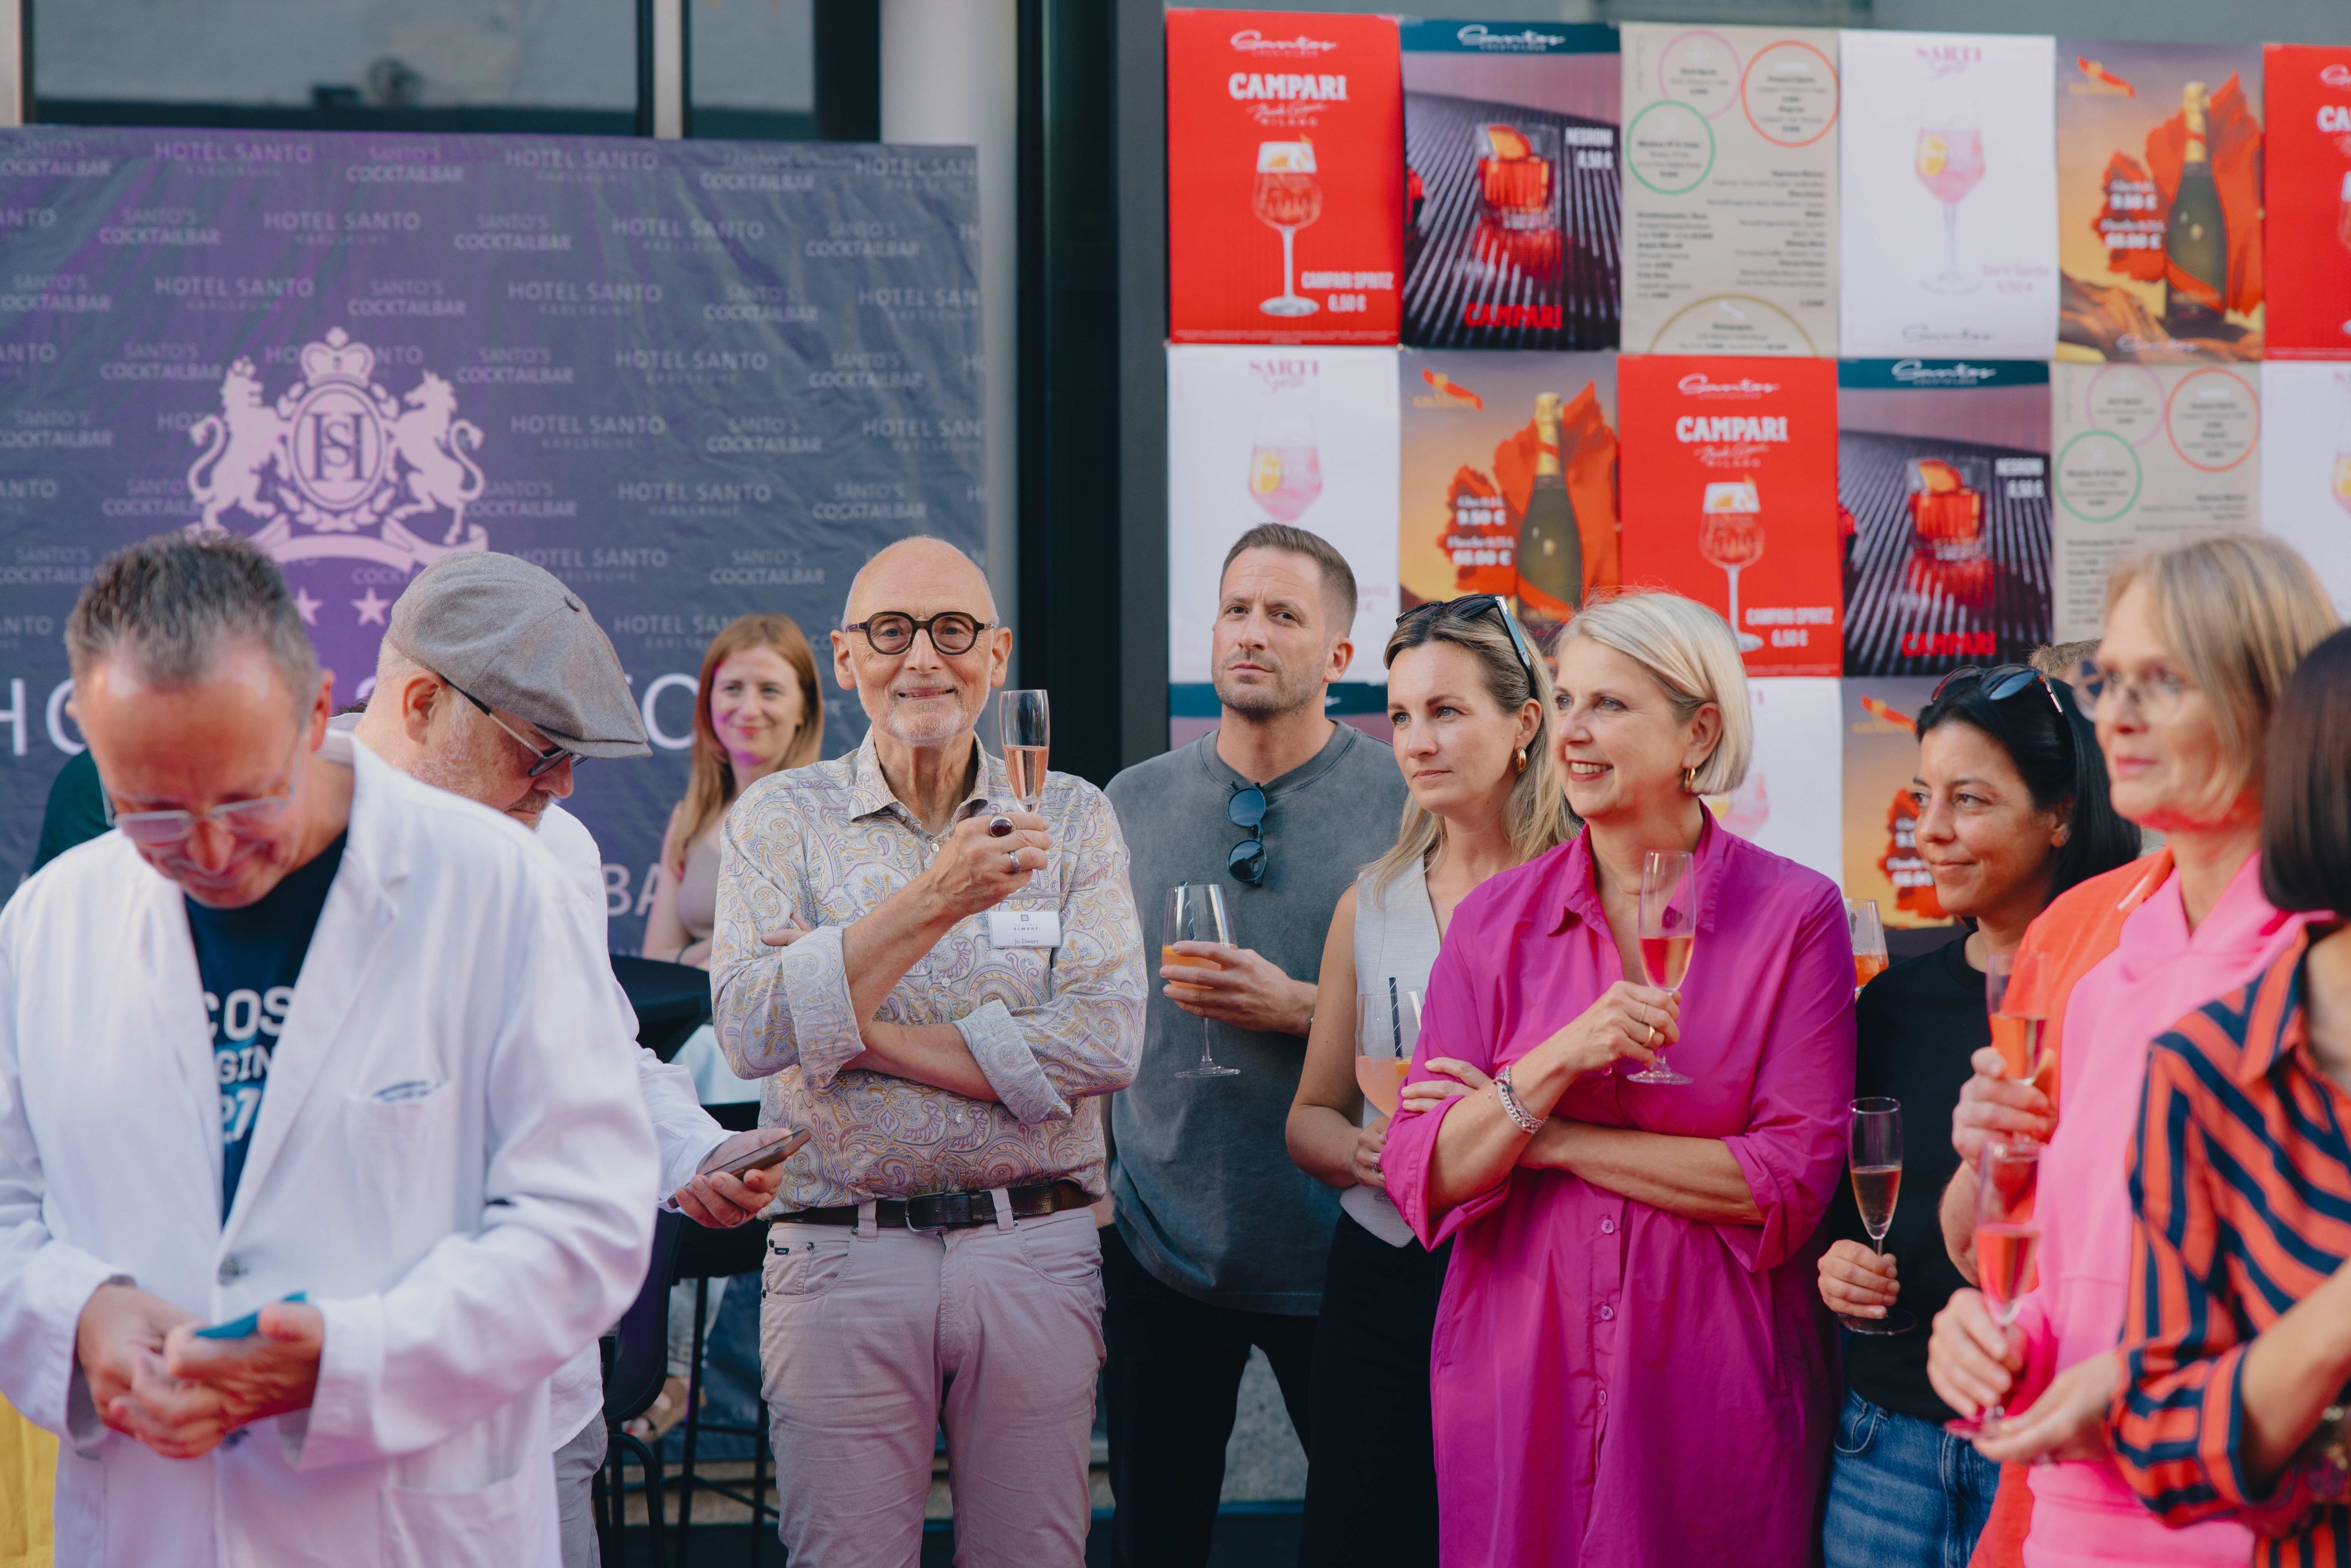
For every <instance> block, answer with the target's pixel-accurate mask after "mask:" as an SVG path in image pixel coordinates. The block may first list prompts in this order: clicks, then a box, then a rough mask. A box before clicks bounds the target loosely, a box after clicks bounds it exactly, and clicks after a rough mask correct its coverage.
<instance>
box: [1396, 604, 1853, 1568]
mask: <svg viewBox="0 0 2351 1568" xmlns="http://www.w3.org/2000/svg"><path fill="white" fill-rule="evenodd" d="M1558 709H1559V711H1558V723H1557V726H1556V728H1555V730H1554V735H1555V740H1554V745H1555V747H1556V750H1555V752H1554V755H1555V756H1556V758H1558V760H1559V762H1560V764H1561V771H1562V774H1563V775H1564V776H1565V778H1566V779H1567V793H1568V800H1569V803H1570V804H1571V805H1573V807H1574V808H1575V810H1576V812H1577V814H1578V815H1580V816H1582V817H1583V820H1584V821H1585V823H1586V828H1585V831H1584V832H1583V834H1581V835H1580V836H1578V837H1577V838H1576V839H1575V840H1574V841H1572V842H1570V843H1567V844H1563V845H1562V846H1561V847H1559V848H1558V849H1555V850H1553V851H1552V852H1549V853H1548V854H1545V855H1543V856H1541V858H1539V859H1537V860H1534V861H1531V862H1528V863H1527V864H1526V865H1523V866H1520V867H1519V868H1517V869H1516V870H1513V871H1510V872H1505V873H1502V874H1500V875H1499V876H1496V877H1494V878H1493V879H1492V880H1490V881H1489V882H1488V883H1485V884H1484V885H1483V886H1481V887H1480V888H1479V889H1478V890H1477V891H1476V892H1475V893H1473V894H1470V896H1469V897H1468V899H1466V900H1464V901H1463V903H1462V904H1461V906H1460V908H1459V910H1458V913H1457V914H1456V915H1455V916H1454V920H1453V925H1452V926H1451V927H1450V929H1448V930H1447V933H1446V937H1445V945H1444V948H1443V950H1442V952H1441V953H1440V955H1439V956H1438V958H1437V967H1436V971H1435V973H1434V974H1432V975H1431V977H1430V979H1429V988H1428V997H1427V1008H1426V1017H1425V1019H1424V1022H1423V1026H1422V1030H1421V1035H1420V1046H1419V1051H1418V1054H1417V1056H1416V1059H1415V1061H1414V1064H1413V1075H1412V1079H1411V1081H1410V1082H1408V1083H1407V1086H1406V1089H1405V1111H1404V1113H1401V1114H1399V1115H1398V1116H1397V1118H1396V1120H1395V1124H1394V1125H1393V1127H1392V1128H1391V1129H1390V1131H1389V1134H1388V1141H1387V1145H1386V1148H1385V1151H1384V1154H1383V1155H1382V1162H1381V1163H1382V1166H1383V1167H1384V1175H1385V1176H1386V1179H1387V1185H1388V1191H1389V1193H1390V1195H1391V1196H1392V1197H1394V1198H1395V1203H1396V1206H1397V1207H1398V1208H1400V1209H1401V1210H1402V1211H1403V1212H1404V1214H1405V1218H1407V1219H1409V1220H1410V1221H1411V1223H1412V1226H1413V1228H1414V1229H1415V1230H1416V1232H1417V1233H1418V1234H1419V1236H1420V1238H1421V1240H1422V1241H1423V1243H1424V1244H1425V1245H1428V1246H1431V1247H1434V1246H1437V1245H1439V1244H1441V1243H1442V1242H1443V1241H1444V1240H1446V1239H1447V1238H1453V1239H1454V1249H1453V1264H1452V1268H1451V1270H1450V1272H1449V1273H1448V1275H1447V1281H1446V1287H1445V1296H1444V1301H1443V1304H1442V1306H1441V1307H1440V1309H1439V1312H1438V1316H1437V1335H1436V1339H1435V1342H1434V1344H1433V1346H1432V1351H1431V1357H1430V1367H1431V1371H1430V1389H1431V1401H1432V1405H1433V1407H1434V1414H1435V1417H1436V1427H1437V1503H1438V1511H1439V1530H1440V1533H1441V1538H1442V1551H1443V1561H1444V1562H1445V1563H1446V1564H1447V1568H1489V1565H1496V1564H1506V1563H1507V1564H1510V1568H1537V1565H1543V1564H1558V1565H1586V1564H1592V1565H1601V1564H1612V1565H1613V1564H1622V1565H1625V1568H1635V1565H1641V1568H1646V1565H1648V1564H1657V1563H1753V1564H1771V1565H1776V1564H1783V1563H1784V1564H1794V1565H1802V1564H1804V1563H1810V1562H1811V1561H1813V1551H1814V1547H1815V1545H1816V1538H1815V1537H1816V1531H1817V1528H1818V1523H1817V1521H1818V1507H1819V1500H1820V1496H1821V1488H1822V1485H1823V1478H1824V1476H1825V1473H1826V1459H1827V1450H1828V1439H1829V1436H1830V1434H1831V1432H1832V1430H1833V1429H1834V1417H1835V1411H1836V1405H1837V1395H1838V1389H1837V1377H1836V1373H1835V1360H1834V1337H1833V1335H1834V1329H1833V1325H1832V1323H1831V1322H1830V1320H1829V1319H1828V1317H1827V1314H1826V1312H1825V1311H1824V1309H1823V1308H1822V1306H1821V1305H1820V1301H1819V1297H1818V1295H1817V1294H1816V1293H1815V1291H1813V1270H1814V1259H1815V1254H1816V1252H1817V1250H1818V1246H1817V1243H1816V1241H1815V1239H1814V1233H1815V1231H1816V1230H1817V1229H1818V1228H1819V1224H1820V1220H1821V1216H1822V1214H1823V1211H1825V1209H1826V1208H1827V1207H1828V1202H1829V1198H1830V1196H1831V1194H1832V1193H1833V1192H1834V1188H1835V1186H1836V1183H1837V1181H1838V1180H1839V1179H1840V1178H1841V1176H1842V1175H1843V1168H1844V1149H1845V1122H1846V1111H1847V1106H1848V1104H1849V1103H1850V1101H1851V1098H1852V1094H1853V1072H1854V1033H1853V993H1854V968H1853V949H1852V946H1851V942H1850V939H1849V937H1848V936H1847V934H1846V930H1845V922H1844V903H1843V900H1842V899H1841V898H1840V897H1839V895H1838V892H1837V889H1836V887H1835V886H1834V884H1833V883H1830V882H1829V880H1828V879H1827V878H1825V877H1823V876H1821V875H1819V874H1818V873H1814V872H1811V871H1807V870H1805V869H1804V868H1802V866H1799V865H1796V864H1795V863H1793V862H1790V861H1786V860H1782V859H1781V858H1780V857H1779V856H1777V855H1774V854H1771V853H1769V852H1765V851H1763V850H1761V849H1758V848H1756V847H1755V846H1754V845H1753V844H1750V843H1748V842H1746V841H1744V840H1741V839H1739V838H1737V837H1735V836H1733V835H1732V834H1731V833H1729V831H1726V830H1724V829H1723V828H1722V827H1721V826H1720V825H1719V824H1718V823H1716V822H1715V821H1714V820H1713V818H1712V816H1711V814H1710V813H1708V811H1707V810H1706V808H1705V805H1704V803H1703V801H1702V800H1701V799H1700V797H1702V796H1704V795H1707V794H1710V793H1715V792H1718V791H1725V790H1729V789H1734V788H1736V787H1737V786H1738V784H1739V783H1740V779H1741V777H1742V776H1743V775H1744V774H1745V772H1746V770H1747V762H1748V757H1749V754H1750V742H1751V736H1752V727H1751V724H1750V717H1749V709H1748V698H1747V689H1746V680H1745V676H1744V674H1742V672H1741V669H1740V656H1739V652H1738V648H1737V645H1736V644H1735V643H1733V642H1732V640H1731V636H1730V631H1729V627H1728V626H1726V625H1725V624H1724V623H1723V622H1722V620H1721V618H1720V617H1719V616H1718V615H1716V614H1715V613H1714V612H1711V611H1709V610H1707V609H1704V608H1703V607H1701V606H1699V605H1697V604H1695V603H1692V602H1691V601H1687V600H1684V599H1679V598H1677V597H1674V596H1672V595H1668V594H1656V593H1645V594H1629V595H1625V596H1624V597H1621V598H1617V599H1614V600H1611V601H1607V602H1606V603H1604V604H1601V605H1599V606H1596V607H1594V608H1592V609H1588V610H1586V611H1584V612H1583V613H1582V614H1581V615H1579V616H1578V617H1577V618H1576V619H1575V621H1574V622H1572V623H1571V624H1570V626H1569V627H1568V629H1567V631H1566V632H1565V633H1564V634H1563V636H1562V641H1561V643H1560V653H1559V687H1558ZM1653 850H1685V851H1689V852H1693V853H1694V854H1695V856H1696V861H1697V886H1698V915H1697V919H1698V941H1697V946H1696V951H1695V955H1694V956H1693V957H1692V959H1691V961H1690V966H1689V971H1688V973H1687V976H1686V977H1685V978H1684V981H1683V984H1682V986H1681V988H1680V995H1679V997H1678V998H1677V997H1676V996H1675V995H1674V994H1672V993H1670V992H1667V991H1664V990H1659V989H1656V988H1652V987H1650V986H1647V985H1645V984H1641V983H1639V982H1638V980H1636V979H1634V978H1629V977H1637V976H1639V975H1641V973H1642V970H1641V965H1640V952H1639V946H1638V944H1637V941H1636V932H1635V927H1636V920H1635V910H1636V907H1637V903H1638V897H1639V891H1640V877H1641V866H1642V862H1643V860H1644V858H1645V857H1646V854H1647V853H1648V852H1650V851H1653ZM1660 1052H1663V1053H1665V1054H1666V1055H1667V1059H1668V1060H1669V1061H1670V1064H1671V1066H1672V1067H1673V1068H1674V1069H1676V1070H1677V1071H1680V1072H1682V1073H1685V1074H1687V1076H1688V1077H1689V1078H1690V1079H1691V1080H1692V1082H1687V1083H1684V1084H1645V1083H1635V1082H1630V1081H1629V1080H1628V1078H1627V1076H1626V1075H1627V1074H1629V1073H1631V1072H1634V1071H1638V1070H1639V1069H1641V1068H1642V1067H1644V1066H1646V1064H1648V1063H1649V1062H1650V1061H1652V1060H1654V1058H1655V1057H1656V1055H1657V1054H1658V1053H1660ZM1612 1067H1613V1068H1614V1071H1613V1072H1612V1071H1611V1069H1612ZM1489 1073H1490V1074H1493V1076H1492V1077H1489V1076H1488V1075H1489ZM1416 1086H1419V1087H1416Z"/></svg>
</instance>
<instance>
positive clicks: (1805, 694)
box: [1706, 675, 1844, 882]
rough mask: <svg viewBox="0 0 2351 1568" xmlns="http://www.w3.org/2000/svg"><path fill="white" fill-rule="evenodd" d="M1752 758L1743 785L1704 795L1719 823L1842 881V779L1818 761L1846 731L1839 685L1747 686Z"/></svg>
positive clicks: (1794, 681)
mask: <svg viewBox="0 0 2351 1568" xmlns="http://www.w3.org/2000/svg"><path fill="white" fill-rule="evenodd" d="M1747 706H1748V710H1749V712H1750V714H1751V715H1752V716H1753V719H1754V724H1755V753H1754V757H1753V758H1752V760H1750V762H1749V763H1748V765H1747V779H1746V781H1745V782H1744V783H1742V784H1740V786H1739V788H1738V789H1733V790H1732V791H1731V792H1730V793H1729V794H1728V795H1708V797H1707V798H1706V803H1707V804H1708V806H1709V807H1711V808H1713V810H1714V815H1715V819H1716V821H1719V822H1720V823H1721V824H1722V825H1723V826H1724V827H1726V828H1729V830H1730V831H1732V832H1734V833H1737V834H1738V835H1739V836H1740V838H1742V839H1745V840H1747V841H1749V842H1750V843H1754V844H1761V846H1762V847H1763V848H1765V849H1767V850H1770V851H1771V852H1772V853H1773V854H1775V855H1785V856H1786V857H1787V858H1788V859H1790V860H1792V861H1794V862H1796V863H1797V864H1798V865H1801V866H1809V867H1810V868H1812V869H1813V871H1816V872H1818V873H1821V874H1822V875H1823V876H1824V877H1827V878H1828V879H1829V880H1830V881H1831V882H1839V881H1842V880H1843V873H1844V824H1843V822H1842V821H1840V810H1841V808H1842V805H1843V802H1844V789H1843V788H1842V784H1843V780H1842V779H1840V778H1839V777H1838V773H1837V769H1836V768H1833V767H1828V766H1824V765H1823V758H1834V757H1835V756H1836V755H1837V751H1838V743H1839V741H1840V740H1841V738H1842V733H1843V730H1844V724H1843V722H1842V719H1841V717H1840V715H1839V712H1838V706H1839V695H1838V690H1837V683H1836V682H1835V681H1833V680H1825V679H1820V678H1816V677H1813V676H1810V675H1783V676H1779V677H1775V678H1770V679H1761V680H1752V681H1750V682H1748V683H1747Z"/></svg>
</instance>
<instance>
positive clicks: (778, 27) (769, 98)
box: [686, 0, 817, 141]
mask: <svg viewBox="0 0 2351 1568" xmlns="http://www.w3.org/2000/svg"><path fill="white" fill-rule="evenodd" d="M687 4H688V5H689V7H690V25H691V27H692V29H693V36H692V38H691V41H690V46H689V47H690V50H691V53H692V69H691V71H690V72H689V73H688V76H687V78H686V81H687V90H688V91H690V92H691V93H692V94H693V95H694V134H695V135H696V136H716V137H732V138H737V139H742V140H747V141H808V140H810V139H812V138H814V137H815V135H816V134H817V131H816V43H815V37H816V22H815V10H816V7H815V5H814V4H813V0H687Z"/></svg>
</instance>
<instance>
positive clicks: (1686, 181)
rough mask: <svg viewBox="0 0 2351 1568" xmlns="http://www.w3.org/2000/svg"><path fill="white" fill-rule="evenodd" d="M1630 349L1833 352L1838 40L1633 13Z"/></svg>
mask: <svg viewBox="0 0 2351 1568" xmlns="http://www.w3.org/2000/svg"><path fill="white" fill-rule="evenodd" d="M1621 47H1622V48H1623V51H1624V65H1625V90H1624V115H1625V159H1624V162H1625V172H1624V187H1625V239H1624V244H1625V303H1624V327H1623V333H1624V347H1625V351H1626V352H1628V353H1652V354H1747V355H1753V354H1789V355H1833V354H1834V353H1836V352H1837V213H1838V200H1839V198H1838V193H1837V137H1838V129H1837V127H1838V81H1837V68H1836V57H1837V35H1836V32H1835V31H1834V29H1831V28H1773V27H1699V26H1676V25H1673V24H1670V23H1656V22H1643V23H1635V24H1628V25H1626V26H1625V27H1624V28H1623V29H1622V43H1621Z"/></svg>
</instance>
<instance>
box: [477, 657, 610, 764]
mask: <svg viewBox="0 0 2351 1568" xmlns="http://www.w3.org/2000/svg"><path fill="white" fill-rule="evenodd" d="M441 684H442V685H444V686H447V687H448V688H449V689H450V690H451V691H453V692H455V693H456V694H457V695H459V696H461V697H464V698H465V700H466V701H467V702H469V703H472V704H473V705H474V706H475V707H477V708H480V709H481V710H482V716H483V717H484V718H486V719H488V720H489V721H490V722H491V723H492V724H494V725H496V726H497V727H499V728H500V729H503V730H505V731H506V732H507V734H508V735H511V736H513V737H515V744H517V746H520V747H522V748H523V749H524V750H525V751H528V752H529V753H530V756H531V764H530V766H529V767H528V768H524V769H523V775H522V776H523V777H524V778H526V779H544V778H546V777H547V776H548V775H549V773H552V772H554V771H555V770H556V769H557V768H560V767H562V766H563V765H564V764H565V763H567V762H585V761H587V760H588V759H587V758H585V757H583V756H581V755H580V753H579V752H577V751H570V750H567V749H565V748H564V747H560V746H549V747H548V748H547V749H546V750H545V751H541V750H540V749H539V748H538V747H536V746H533V745H532V744H531V742H530V737H528V736H526V735H525V734H523V732H522V731H520V730H518V729H517V728H516V727H514V726H512V725H510V724H508V723H507V721H506V720H504V719H502V718H500V717H499V716H497V715H496V714H494V713H492V712H491V711H490V705H489V704H487V703H486V702H484V701H483V700H482V699H481V698H479V697H477V696H475V695H474V694H473V693H471V692H469V691H467V690H466V689H465V687H463V686H461V685H456V684H455V683H454V682H452V681H451V680H450V679H449V678H448V677H447V676H445V675H444V676H443V677H442V680H441Z"/></svg>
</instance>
